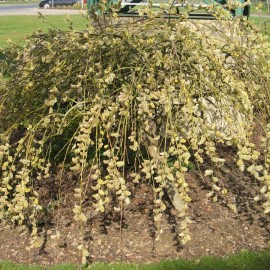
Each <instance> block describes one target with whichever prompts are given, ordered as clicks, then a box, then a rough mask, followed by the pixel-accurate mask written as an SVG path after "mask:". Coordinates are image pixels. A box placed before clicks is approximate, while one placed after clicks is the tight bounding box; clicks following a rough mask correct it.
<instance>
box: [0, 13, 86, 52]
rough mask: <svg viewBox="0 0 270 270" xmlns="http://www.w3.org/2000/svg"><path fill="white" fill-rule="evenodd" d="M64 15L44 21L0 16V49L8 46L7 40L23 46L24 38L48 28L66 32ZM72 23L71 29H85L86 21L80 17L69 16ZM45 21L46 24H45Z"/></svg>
mask: <svg viewBox="0 0 270 270" xmlns="http://www.w3.org/2000/svg"><path fill="white" fill-rule="evenodd" d="M66 18H67V17H66V16H65V15H48V16H46V17H45V20H44V19H42V18H39V16H38V14H37V16H31V15H29V16H0V47H6V46H8V43H7V40H11V41H12V42H13V43H19V44H21V45H22V44H23V43H24V42H25V38H26V37H27V36H29V35H31V34H32V33H33V32H35V31H37V30H39V29H42V30H44V31H47V30H48V29H50V28H54V27H56V28H58V29H62V30H68V29H69V28H68V27H69V24H68V22H67V20H66ZM69 18H70V19H71V20H72V21H73V29H75V30H82V29H85V28H86V27H87V23H88V21H87V19H86V18H84V17H83V16H82V15H70V16H69ZM45 21H47V23H46V22H45Z"/></svg>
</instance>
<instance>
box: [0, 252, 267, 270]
mask: <svg viewBox="0 0 270 270" xmlns="http://www.w3.org/2000/svg"><path fill="white" fill-rule="evenodd" d="M0 269H1V270H44V269H46V270H47V269H50V270H75V269H92V270H269V269H270V251H264V252H260V253H255V252H248V251H243V252H240V253H238V254H234V255H231V256H229V257H226V258H223V259H221V258H216V257H203V258H201V259H196V260H193V261H192V260H182V259H180V260H171V261H163V262H160V263H158V264H120V263H119V264H103V263H96V264H93V265H90V266H88V267H85V268H82V267H79V266H72V265H58V266H53V267H51V268H48V267H41V266H26V265H19V264H14V263H10V262H0Z"/></svg>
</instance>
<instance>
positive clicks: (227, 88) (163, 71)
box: [0, 18, 270, 257]
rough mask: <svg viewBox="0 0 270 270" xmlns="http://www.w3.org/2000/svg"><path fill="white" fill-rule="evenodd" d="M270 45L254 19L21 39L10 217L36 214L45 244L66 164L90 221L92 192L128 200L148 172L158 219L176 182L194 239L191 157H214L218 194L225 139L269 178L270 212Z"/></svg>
mask: <svg viewBox="0 0 270 270" xmlns="http://www.w3.org/2000/svg"><path fill="white" fill-rule="evenodd" d="M269 52H270V45H269V43H268V41H267V37H265V36H264V35H262V34H261V33H259V31H258V30H256V29H255V28H254V27H253V26H252V25H250V23H249V22H248V21H246V20H244V19H241V20H240V19H235V20H231V21H218V22H216V23H210V24H209V23H208V24H207V25H206V24H204V23H201V22H194V21H189V20H185V19H183V20H181V19H179V20H175V21H172V20H164V19H158V18H150V19H146V20H143V21H141V20H140V21H138V22H135V23H125V24H117V25H110V24H107V25H104V24H103V25H102V27H96V28H94V27H91V26H89V27H88V28H87V29H85V30H84V31H81V32H76V31H68V32H65V31H60V30H50V31H49V32H47V33H44V32H36V33H34V34H33V35H31V36H30V37H29V38H28V39H27V40H26V44H25V45H24V46H23V47H18V46H13V47H11V48H9V49H8V50H7V51H6V52H5V55H6V60H5V63H3V64H2V75H1V88H0V91H1V92H0V122H1V126H0V163H1V170H0V177H1V178H0V194H1V197H0V218H1V219H8V220H10V221H12V222H14V223H16V224H24V223H26V222H28V223H31V228H32V236H33V241H32V245H33V246H35V239H36V236H37V215H38V213H39V212H40V211H42V208H43V207H44V205H43V204H42V201H40V200H39V187H40V186H42V184H43V183H44V182H45V181H53V178H52V172H53V171H54V170H55V168H57V167H58V168H59V167H61V170H62V171H63V172H65V171H71V172H72V173H73V174H74V175H76V176H77V183H76V185H77V187H76V188H75V190H74V196H75V204H74V208H73V212H74V219H75V220H76V221H78V222H79V223H81V224H82V226H83V224H85V223H86V221H87V219H88V218H89V217H88V216H86V215H85V209H84V201H85V200H90V202H91V204H92V207H93V208H94V209H95V211H96V212H101V213H103V212H106V211H107V208H108V205H110V204H111V202H112V198H114V199H113V203H114V205H113V206H114V208H113V209H114V211H120V212H122V211H123V209H124V208H125V207H126V206H127V205H128V204H129V203H130V199H131V195H132V194H131V191H130V190H129V188H128V187H129V183H130V182H134V183H140V182H141V181H145V180H146V181H147V183H149V185H151V186H152V188H153V193H154V219H155V221H156V222H157V223H158V221H159V219H160V217H161V216H162V213H163V212H164V210H165V208H166V205H165V203H164V194H165V193H167V194H168V196H169V198H170V199H171V201H172V204H173V206H174V207H175V208H176V209H177V210H178V215H179V218H180V220H181V222H180V228H179V237H180V238H181V240H182V242H183V243H186V242H187V241H188V240H189V239H190V236H189V231H188V223H189V222H190V220H189V217H188V216H187V214H186V212H187V209H188V205H189V202H190V201H191V199H190V197H189V192H188V191H189V184H188V182H187V181H186V175H187V173H188V170H189V166H188V165H189V164H190V163H191V162H192V163H195V164H196V166H197V168H201V166H204V167H203V168H205V166H207V169H206V170H205V169H204V171H203V174H204V175H205V176H208V177H210V178H211V180H212V184H211V185H212V189H211V191H209V193H208V195H207V196H208V197H209V199H212V200H214V201H216V200H217V195H218V194H219V193H220V192H222V193H224V194H225V193H226V192H227V191H226V190H225V188H224V187H223V186H222V185H221V184H220V182H219V178H218V176H217V174H216V172H217V171H218V170H219V168H220V167H222V166H224V164H226V162H227V160H226V159H224V158H221V157H220V155H219V153H218V151H217V147H218V146H219V145H226V146H229V147H232V148H234V149H236V151H235V162H236V163H237V165H238V167H239V170H241V171H247V172H249V173H250V174H251V175H252V176H253V177H254V178H256V179H257V180H259V181H260V183H261V193H260V195H259V196H257V197H256V198H255V200H262V201H263V206H264V209H265V213H266V214H267V213H269V212H270V173H269V161H270V121H269V104H270V95H269V89H270V80H269V78H270V62H269ZM258 128H260V129H261V130H262V132H261V133H262V134H261V136H262V138H261V142H260V143H257V144H255V143H254V142H253V141H252V139H251V138H252V136H253V134H254V132H255V131H256V129H258ZM209 160H210V162H209ZM59 164H60V165H61V166H59ZM88 190H91V196H90V197H89V192H88ZM60 192H61V191H60ZM115 198H117V199H116V200H115ZM231 207H235V206H231ZM80 249H82V251H83V254H84V257H86V256H88V252H87V247H86V246H80Z"/></svg>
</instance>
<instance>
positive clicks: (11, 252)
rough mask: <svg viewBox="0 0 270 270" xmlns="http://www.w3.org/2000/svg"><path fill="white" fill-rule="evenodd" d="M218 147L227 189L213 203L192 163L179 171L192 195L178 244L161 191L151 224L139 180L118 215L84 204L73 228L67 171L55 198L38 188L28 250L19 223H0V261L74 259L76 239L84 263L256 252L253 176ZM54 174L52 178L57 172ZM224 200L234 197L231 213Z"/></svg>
mask: <svg viewBox="0 0 270 270" xmlns="http://www.w3.org/2000/svg"><path fill="white" fill-rule="evenodd" d="M221 151H222V155H223V156H224V157H226V158H227V160H228V162H227V163H226V165H225V167H224V168H223V169H222V170H220V172H219V177H220V178H221V179H222V180H221V185H222V186H224V187H226V188H227V189H228V191H229V193H228V194H227V195H222V194H221V195H219V198H218V201H217V202H213V201H212V200H211V199H208V198H207V197H206V194H207V193H208V192H209V190H210V181H209V179H207V178H205V179H202V178H201V176H200V173H199V170H196V169H195V170H193V171H191V172H189V173H188V174H187V175H186V179H187V181H188V183H189V186H190V196H191V198H192V202H191V203H190V208H189V216H190V218H191V221H192V223H191V224H190V226H189V228H190V235H191V241H190V242H188V243H187V244H186V245H182V244H181V243H180V241H179V238H178V237H177V235H178V227H179V223H180V220H179V219H178V217H177V213H176V211H175V210H174V209H173V208H172V206H171V204H170V202H169V200H168V199H166V198H165V200H166V204H167V209H166V211H165V213H164V216H163V218H162V221H161V223H160V224H159V225H158V226H157V225H156V224H154V221H153V214H152V210H153V203H152V201H153V193H152V188H151V187H150V186H149V185H148V184H147V183H146V182H142V183H140V184H138V185H137V186H135V185H133V184H130V189H131V190H132V193H133V194H132V200H131V204H130V205H129V206H128V207H126V209H125V210H124V214H123V220H122V222H121V221H120V220H121V217H120V214H115V213H114V214H113V212H111V211H109V212H108V213H106V214H104V215H102V216H101V215H96V214H94V213H93V211H92V210H91V207H89V211H88V212H87V213H86V214H87V217H88V221H87V225H86V226H85V228H84V230H81V229H80V228H79V226H78V224H77V223H76V222H75V221H74V220H73V213H72V210H71V209H72V205H73V204H74V197H73V192H72V191H73V189H74V187H75V185H76V181H75V180H74V179H73V178H72V176H70V177H66V179H65V181H64V183H63V186H62V188H63V190H65V192H64V193H63V194H62V196H61V200H60V201H61V203H59V204H58V203H57V202H56V201H55V200H54V198H53V192H52V191H53V190H54V188H55V187H53V186H52V185H51V186H50V187H47V188H45V189H44V190H40V192H41V193H42V194H43V196H44V198H46V199H47V205H48V209H47V211H46V214H45V215H44V216H42V217H41V218H40V222H39V224H40V227H39V229H40V234H39V235H40V239H39V240H40V244H41V246H40V247H39V248H36V249H34V250H31V251H28V250H27V246H29V242H30V239H31V238H30V234H29V230H28V229H27V227H26V226H25V227H24V228H19V227H12V228H11V227H10V226H8V225H7V224H3V223H2V224H1V225H0V250H1V252H0V260H12V261H15V262H21V263H27V264H33V263H38V264H42V265H53V264H56V263H57V264H58V263H74V264H79V263H80V262H81V257H80V251H79V250H78V249H77V246H78V245H79V244H80V242H81V239H82V238H83V241H84V243H86V244H88V246H89V253H90V257H89V261H91V262H96V261H99V262H119V261H122V262H144V263H148V262H157V261H160V260H163V259H172V258H180V257H181V258H189V259H193V258H196V257H198V256H202V255H215V256H226V255H227V254H231V253H235V252H238V251H241V250H243V249H245V250H254V251H259V250H263V249H265V248H268V242H269V240H270V239H269V238H270V234H269V232H270V222H269V221H270V219H269V215H265V214H264V213H263V208H262V206H261V202H259V203H258V202H255V201H254V200H253V198H254V196H256V195H257V194H258V192H259V190H260V187H259V183H258V182H257V181H255V180H254V179H253V178H252V177H251V176H250V175H248V174H246V173H242V172H240V171H239V170H238V168H237V167H236V166H235V165H232V164H233V163H234V162H233V161H234V155H235V153H234V152H233V150H232V149H226V148H224V149H221ZM202 169H203V168H202ZM55 179H56V180H55V183H57V176H56V177H55ZM56 186H57V185H56ZM86 204H87V202H86ZM227 204H235V205H236V206H237V212H234V211H233V210H231V209H230V208H229V207H228V206H227ZM157 227H158V228H157ZM57 231H59V232H60V235H57V233H56V232H57Z"/></svg>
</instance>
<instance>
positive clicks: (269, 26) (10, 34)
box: [0, 14, 270, 48]
mask: <svg viewBox="0 0 270 270" xmlns="http://www.w3.org/2000/svg"><path fill="white" fill-rule="evenodd" d="M69 18H70V19H71V20H72V21H73V29H75V30H83V29H85V28H86V27H87V24H88V21H87V19H86V18H84V17H83V16H82V15H70V16H69ZM249 19H250V20H251V21H253V22H254V23H255V24H256V25H258V26H260V27H261V28H262V29H263V30H264V29H265V30H266V31H267V32H268V33H269V34H270V17H269V19H268V18H262V17H250V18H249ZM44 21H47V23H46V22H44ZM53 27H55V28H58V29H62V30H68V29H69V28H68V27H69V24H68V23H67V20H66V16H65V15H48V16H45V20H44V19H41V18H39V16H38V14H37V15H36V16H31V15H29V16H0V47H2V48H4V47H7V46H8V43H7V40H11V41H12V42H13V43H19V44H20V45H23V44H24V42H25V39H26V37H27V36H29V35H31V34H32V33H33V32H35V31H37V30H39V29H41V30H43V31H47V30H48V29H50V28H53Z"/></svg>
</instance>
